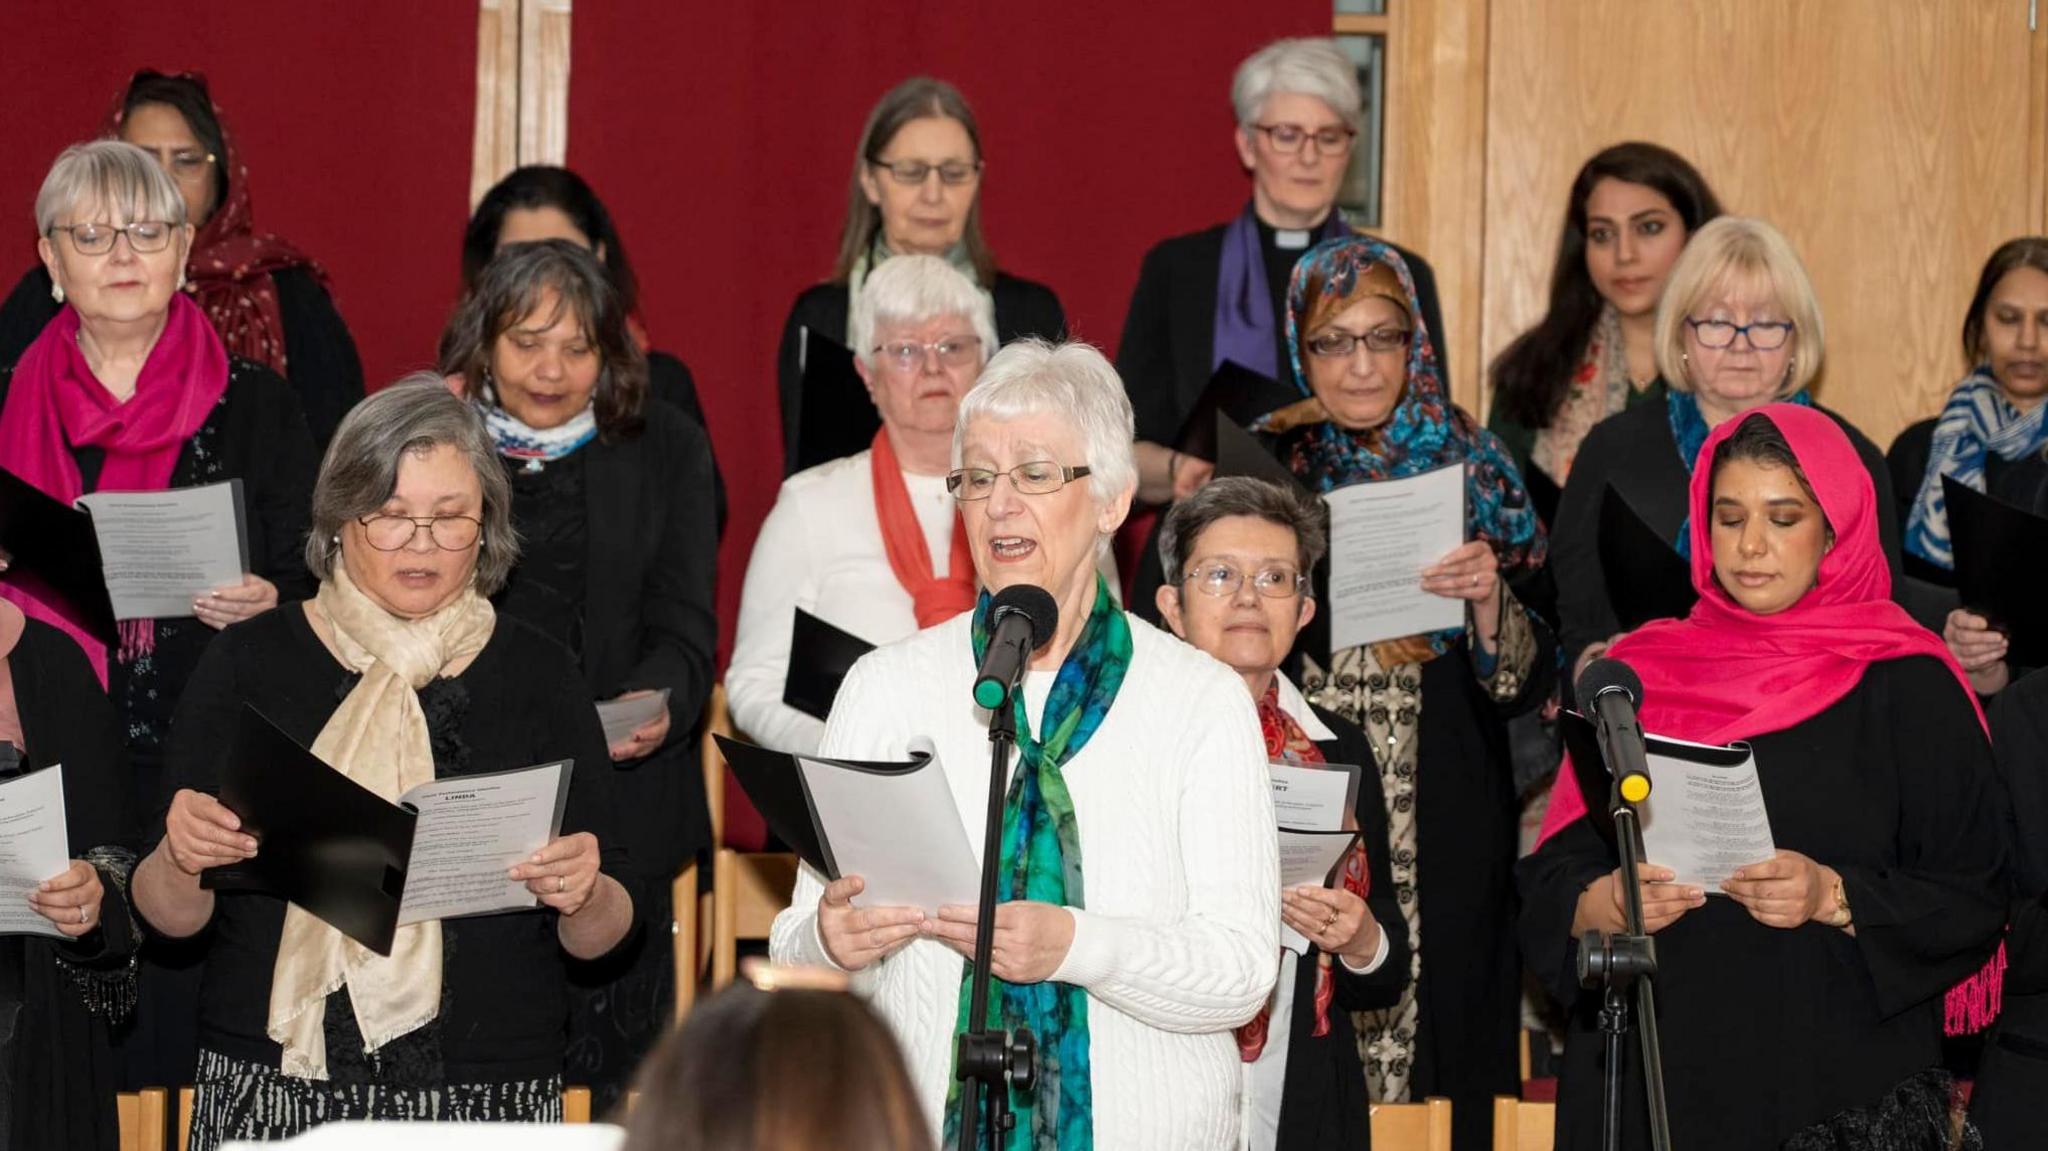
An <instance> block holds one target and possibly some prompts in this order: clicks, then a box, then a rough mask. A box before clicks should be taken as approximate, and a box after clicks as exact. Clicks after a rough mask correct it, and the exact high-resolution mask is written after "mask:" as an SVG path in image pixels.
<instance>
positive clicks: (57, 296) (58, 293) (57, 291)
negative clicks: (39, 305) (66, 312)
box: [50, 284, 64, 304]
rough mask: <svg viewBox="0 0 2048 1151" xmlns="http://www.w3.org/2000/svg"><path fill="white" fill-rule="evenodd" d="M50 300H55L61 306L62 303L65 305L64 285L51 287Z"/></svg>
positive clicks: (52, 285)
mask: <svg viewBox="0 0 2048 1151" xmlns="http://www.w3.org/2000/svg"><path fill="white" fill-rule="evenodd" d="M50 298H51V299H53V300H55V301H57V302H58V303H60V304H61V303H63V302H64V285H62V284H51V285H50Z"/></svg>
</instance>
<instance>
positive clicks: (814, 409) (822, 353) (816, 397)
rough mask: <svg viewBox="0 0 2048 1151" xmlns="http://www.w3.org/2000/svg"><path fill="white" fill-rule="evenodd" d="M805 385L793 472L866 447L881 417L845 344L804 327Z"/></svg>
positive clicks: (798, 421)
mask: <svg viewBox="0 0 2048 1151" xmlns="http://www.w3.org/2000/svg"><path fill="white" fill-rule="evenodd" d="M801 339H802V340H803V362H804V373H803V384H802V397H801V399H800V400H799V401H798V408H797V434H796V462H795V464H794V465H793V466H792V467H790V468H789V469H788V470H789V471H790V472H792V473H795V472H800V471H803V470H804V469H805V468H810V467H816V466H817V465H819V464H822V463H829V462H831V461H832V460H837V459H843V458H844V457H846V456H850V455H852V454H854V453H855V452H860V451H866V450H867V448H868V445H869V444H871V443H873V442H874V438H875V433H876V432H877V431H879V430H881V427H882V417H881V416H880V415H879V414H878V413H877V412H876V411H875V402H874V401H873V400H871V399H869V398H868V389H867V385H866V384H863V383H861V380H860V374H859V373H858V372H856V371H854V368H853V352H852V351H850V350H849V349H848V348H847V347H846V345H845V344H842V343H840V342H839V341H837V340H835V339H833V338H831V337H830V336H823V335H820V334H818V331H817V329H815V328H805V329H803V332H802V335H801Z"/></svg>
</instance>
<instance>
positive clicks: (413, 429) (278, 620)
mask: <svg viewBox="0 0 2048 1151" xmlns="http://www.w3.org/2000/svg"><path fill="white" fill-rule="evenodd" d="M511 500H512V493H511V487H510V485H509V483H508V482H507V480H506V477H505V469H504V467H503V465H501V464H500V463H499V461H498V453H497V448H496V446H495V445H494V444H493V443H492V441H491V438H490V435H489V433H488V432H487V431H485V429H484V423H483V420H482V419H481V418H480V417H479V416H478V414H477V412H476V411H475V409H474V408H472V407H471V406H470V405H469V404H468V403H466V402H464V401H463V400H461V399H460V398H458V397H456V396H453V395H450V394H449V392H448V390H447V388H446V387H444V386H443V385H442V383H441V381H440V380H439V379H437V378H431V377H423V378H416V379H413V380H408V381H403V382H400V383H398V384H396V385H393V386H392V387H390V388H387V389H385V390H383V391H381V392H379V393H377V394H376V395H374V396H372V397H370V398H369V399H367V400H365V401H364V402H363V403H361V404H359V405H357V407H356V408H355V410H354V411H352V412H350V413H349V415H348V417H347V418H346V419H344V420H343V421H342V424H341V427H340V428H339V429H337V430H336V432H335V436H334V443H333V445H332V446H331V447H330V448H329V449H328V452H327V458H326V461H325V463H324V464H323V466H322V469H321V473H320V479H319V483H318V486H317V487H316V488H315V490H314V493H313V501H312V502H313V530H312V533H311V535H310V537H309V538H308V539H307V540H306V542H305V563H306V566H307V568H309V569H310V570H311V571H313V572H315V573H317V574H318V575H319V577H320V591H319V594H318V595H316V596H315V597H314V598H313V599H311V600H309V601H307V602H306V603H304V604H294V605H290V606H287V607H285V608H283V609H281V610H278V611H273V612H270V613H267V614H265V615H263V616H262V617H260V618H258V619H255V620H252V621H250V622H249V623H248V624H247V625H246V626H243V627H238V628H235V629H234V630H232V631H230V632H228V633H226V634H225V635H223V636H222V637H221V638H220V640H219V642H217V643H215V644H214V645H213V646H212V647H210V648H208V649H207V652H206V657H205V659H204V660H202V661H201V663H200V665H199V668H198V670H196V671H195V672H194V673H193V675H192V681H191V683H190V684H189V685H188V686H187V688H186V691H185V698H184V700H183V702H182V703H181V704H180V706H179V710H178V725H177V734H176V736H175V738H174V741H173V745H172V756H171V770H172V775H173V780H174V782H175V784H176V791H175V794H174V795H173V796H172V798H171V802H170V806H169V809H168V811H166V812H165V813H164V815H163V817H162V819H161V820H160V821H159V822H158V824H157V825H156V827H155V828H153V829H152V834H151V836H150V840H151V845H150V846H151V849H150V851H149V852H148V854H147V855H146V857H145V858H144V859H143V861H142V863H141V864H140V865H139V866H138V867H137V868H136V873H135V903H136V908H137V910H138V911H140V912H141V914H142V915H143V917H144V918H146V919H147V920H148V921H149V923H150V925H151V926H152V927H154V928H155V929H156V930H157V931H159V932H161V933H163V934H165V935H170V936H174V937H179V938H184V937H189V936H192V935H195V934H197V933H198V932H200V931H201V930H204V929H207V928H209V927H210V928H211V931H210V936H211V940H212V943H211V951H210V953H209V955H208V960H207V980H206V985H205V990H204V993H203V995H202V997H201V1001H200V1044H201V1051H200V1059H199V1073H198V1076H197V1078H196V1083H197V1086H198V1096H197V1099H196V1101H195V1105H194V1108H193V1117H192V1146H193V1148H194V1149H195V1151H206V1149H209V1148H213V1147H216V1146H218V1145H219V1144H220V1143H221V1142H222V1141H225V1140H237V1139H242V1140H264V1139H279V1138H285V1137H289V1136H291V1135H294V1134H296V1133H298V1132H299V1131H301V1130H303V1129H305V1128H308V1127H312V1126H315V1125H317V1124H321V1123H326V1122H331V1121H335V1120H342V1119H418V1118H432V1119H444V1120H445V1119H457V1120H550V1119H554V1120H559V1119H560V1118H561V1098H562V1096H561V1092H562V1068H563V1059H564V1054H565V1047H566V1031H567V1027H566V1025H567V1022H568V1013H569V1005H568V988H567V981H566V972H565V964H566V962H567V961H568V960H570V959H582V960H590V959H598V958H601V957H603V956H604V955H606V954H607V953H608V952H610V951H611V950H612V949H613V948H614V947H616V946H617V945H618V943H619V942H620V941H621V940H622V939H624V938H625V936H626V933H627V930H628V928H629V927H630V926H631V923H632V919H633V905H632V899H631V897H630V896H629V895H628V894H627V891H626V889H625V887H623V886H622V885H621V884H620V883H619V881H618V880H617V879H616V878H614V877H615V876H617V875H619V874H620V873H621V870H622V868H623V867H624V864H625V860H624V859H623V858H621V857H620V853H619V852H618V850H617V846H616V840H615V836H614V834H613V831H614V827H615V824H614V820H615V818H616V816H615V811H616V808H617V806H618V803H617V797H616V796H615V795H614V794H613V791H614V788H613V780H614V779H615V778H616V773H614V772H612V771H611V770H609V763H610V759H609V757H608V756H607V754H606V748H605V742H604V733H603V730H602V727H601V725H600V724H599V723H598V719H597V713H596V711H595V709H594V708H593V706H592V704H591V698H590V692H589V689H588V688H587V687H585V686H584V680H583V677H582V676H581V675H580V674H578V672H577V669H576V667H575V666H574V664H573V663H571V661H570V659H569V657H568V654H567V653H566V652H564V651H563V650H562V648H561V646H560V645H559V644H556V643H555V642H554V641H552V640H551V639H549V638H548V637H547V636H545V635H543V634H541V633H540V632H539V631H537V630H535V629H534V628H532V627H530V626H528V625H526V624H524V623H521V622H519V621H518V620H516V619H511V618H507V617H505V616H502V615H500V614H499V613H498V612H497V611H496V610H495V609H494V608H492V606H491V602H490V598H489V597H490V595H491V594H492V593H494V592H496V591H497V590H498V589H499V587H500V586H501V585H502V584H503V583H504V581H505V578H506V575H507V573H508V572H510V571H511V570H512V568H513V566H514V565H515V564H516V563H517V562H518V560H519V542H518V536H517V534H516V533H515V532H514V531H513V530H512V519H511V516H512V511H511ZM250 708H253V709H255V710H256V711H257V712H260V713H261V714H262V715H263V716H264V717H266V718H267V719H268V720H269V721H270V722H272V723H274V724H276V725H277V726H278V727H279V728H280V729H282V730H283V731H284V733H285V734H286V735H288V736H290V737H291V738H292V739H294V740H296V741H298V742H299V743H300V744H301V745H302V746H305V747H308V748H310V749H311V750H312V752H313V754H314V755H316V756H318V757H320V758H321V759H322V760H324V761H325V762H326V763H327V764H328V765H329V766H330V767H331V768H332V769H333V770H336V771H339V772H341V773H342V774H343V775H346V776H348V777H349V778H350V779H352V780H354V781H355V782H356V783H358V784H361V785H362V786H363V787H365V788H368V789H369V790H371V791H373V792H375V793H377V794H378V795H380V796H382V797H384V798H385V799H387V800H396V799H397V797H398V796H400V795H401V794H403V793H404V792H406V791H407V790H408V789H410V788H413V787H415V786H417V785H419V784H421V783H424V782H427V781H429V780H433V779H440V778H449V777H462V776H467V775H474V774H482V773H488V772H498V771H505V770H508V769H516V768H522V767H528V766H531V765H534V764H541V763H549V762H552V761H556V760H571V761H573V763H574V770H573V771H572V772H571V773H570V777H569V779H570V782H569V791H568V798H567V803H566V805H565V807H564V810H563V813H562V818H561V832H560V834H559V836H558V837H556V838H555V839H553V840H552V841H550V842H548V843H546V844H544V845H542V846H540V847H539V848H538V849H537V850H536V851H534V853H533V854H532V855H530V856H528V857H527V858H526V859H524V860H521V861H520V862H518V863H517V864H515V865H513V866H512V867H510V868H508V869H507V870H506V872H505V879H504V883H505V885H506V888H507V893H508V894H515V895H521V896H524V895H526V894H527V893H530V895H531V898H532V900H533V901H534V905H533V909H532V910H531V911H522V912H508V913H503V914H498V915H486V916H478V917H474V918H467V919H458V920H449V921H446V922H442V921H439V920H434V921H428V922H424V923H417V924H411V925H407V926H404V927H400V928H399V929H398V933H397V937H396V939H395V941H394V942H393V944H392V948H391V951H390V954H389V955H388V956H380V955H377V954H375V953H372V952H371V951H369V950H368V949H366V948H364V947H362V946H361V945H359V944H357V943H355V942H353V941H352V940H349V939H347V938H346V937H344V936H342V935H341V934H340V933H339V932H338V931H336V930H335V929H334V928H333V927H331V926H328V925H327V924H326V923H324V922H322V921H321V920H319V919H317V918H315V917H313V916H312V915H310V914H308V913H307V912H306V911H304V910H302V909H301V908H299V907H297V906H295V905H290V904H287V903H286V902H285V901H284V900H283V899H280V898H277V897H276V896H273V895H269V894H261V893H255V892H247V891H225V890H223V891H219V892H216V891H214V890H211V889H209V888H206V887H203V886H202V885H201V883H200V875H201V873H202V872H204V871H205V870H206V869H208V868H211V867H218V866H222V865H226V864H233V863H236V862H239V861H242V860H246V859H249V858H252V857H254V856H255V855H256V854H257V853H258V852H260V851H262V850H263V845H262V844H261V843H260V842H259V841H258V840H257V839H256V838H255V837H253V836H251V835H249V834H247V833H246V832H245V831H244V830H243V828H242V825H241V823H240V821H239V820H238V819H237V818H236V816H235V815H234V813H233V812H231V811H230V810H228V808H227V807H226V806H224V805H223V804H222V803H221V802H220V801H219V800H218V799H216V798H215V794H216V793H217V792H218V790H219V787H220V782H221V778H222V769H223V764H224V761H225V760H226V759H227V758H228V756H229V755H230V754H231V753H232V750H233V747H234V744H235V733H236V730H237V725H238V724H239V723H240V722H243V721H242V718H241V717H242V716H243V715H244V713H245V712H246V710H247V709H250ZM321 770H324V769H321ZM522 888H523V891H522V890H521V889H522Z"/></svg>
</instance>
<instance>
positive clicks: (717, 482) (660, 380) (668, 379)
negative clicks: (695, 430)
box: [647, 352, 725, 539]
mask: <svg viewBox="0 0 2048 1151" xmlns="http://www.w3.org/2000/svg"><path fill="white" fill-rule="evenodd" d="M647 394H648V396H649V397H651V398H653V399H657V400H663V401H666V402H667V403H670V404H673V405H675V407H676V408H677V409H678V410H680V411H681V412H682V413H683V414H684V415H686V416H688V417H690V418H691V419H693V420H695V421H697V426H698V427H699V428H702V429H703V431H704V443H705V446H706V449H707V450H709V451H710V452H711V488H712V494H713V496H714V497H715V498H716V500H717V503H718V538H719V539H724V538H725V472H724V470H723V469H721V468H720V467H719V466H718V451H717V449H716V448H712V447H711V446H710V445H711V421H710V420H708V419H705V418H704V404H703V402H702V401H701V400H699V399H698V398H697V377H696V376H695V375H694V374H692V373H691V371H690V365H688V364H686V363H684V362H683V361H682V359H681V358H680V357H677V356H673V355H670V354H669V353H667V352H649V353H647Z"/></svg>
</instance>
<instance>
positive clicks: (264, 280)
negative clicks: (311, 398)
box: [109, 72, 331, 376]
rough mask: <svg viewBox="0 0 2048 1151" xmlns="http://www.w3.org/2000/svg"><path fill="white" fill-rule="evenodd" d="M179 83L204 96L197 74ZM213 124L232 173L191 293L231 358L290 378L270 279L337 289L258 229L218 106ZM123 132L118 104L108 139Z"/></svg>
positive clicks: (204, 239)
mask: <svg viewBox="0 0 2048 1151" xmlns="http://www.w3.org/2000/svg"><path fill="white" fill-rule="evenodd" d="M139 74H140V73H138V75H139ZM178 78H179V79H184V80H191V81H192V82H194V83H195V84H197V85H198V86H199V88H200V90H201V91H205V90H206V80H205V78H204V77H202V76H200V75H199V74H198V73H196V72H186V73H181V74H179V76H178ZM130 84H131V85H132V84H133V80H130ZM126 93H127V89H125V88H124V89H122V94H123V102H124V103H125V102H126ZM210 101H211V97H209V102H210ZM213 119H214V122H215V123H217V124H219V125H220V139H221V153H222V154H221V155H219V156H217V157H215V158H214V162H215V163H216V164H218V165H219V168H220V171H221V172H223V173H225V174H226V175H227V195H226V197H225V198H224V199H223V200H222V201H221V202H220V203H218V204H216V205H214V208H213V214H212V215H210V216H208V217H207V218H206V223H205V224H204V225H202V226H201V227H200V228H199V231H198V234H197V235H195V236H193V237H192V251H191V252H190V254H189V255H188V256H187V257H186V260H185V291H187V292H189V293H190V294H191V296H192V298H193V300H194V301H196V302H197V303H198V304H199V306H200V308H201V309H202V310H204V311H205V313H206V317H207V319H209V320H211V321H212V322H213V327H214V330H215V331H217V332H219V333H220V338H221V341H222V342H223V343H224V344H226V345H227V350H228V353H229V354H230V355H236V356H240V357H242V358H243V359H245V360H254V361H256V362H257V363H259V364H263V365H264V366H266V367H268V368H270V369H271V370H272V371H274V372H276V373H277V374H278V375H281V376H282V375H286V374H287V373H286V370H285V369H286V364H285V345H284V319H283V317H282V315H281V314H280V313H279V311H278V305H277V281H276V280H275V279H273V278H272V273H275V272H279V271H282V270H284V269H286V268H304V269H306V270H307V271H308V272H310V273H312V275H313V278H314V279H315V280H318V281H319V283H320V286H321V287H322V288H323V289H330V290H331V288H330V285H329V283H328V279H327V273H326V272H325V271H324V270H322V269H321V267H320V265H318V264H316V263H314V262H313V260H312V257H310V256H307V255H306V254H305V253H304V252H301V251H299V250H298V249H297V248H295V247H293V246H292V245H290V244H289V243H286V242H285V241H284V240H283V239H280V238H279V237H277V236H274V235H272V234H270V233H268V232H258V231H257V230H256V209H255V204H254V201H253V200H252V199H251V197H250V194H249V169H248V167H247V166H246V165H244V164H243V163H242V162H241V159H240V157H239V156H237V155H236V153H235V145H234V139H233V137H232V136H231V135H230V134H229V132H228V124H227V120H226V118H225V117H223V116H222V115H221V111H220V105H219V104H214V105H213ZM120 127H121V109H120V107H119V105H116V107H115V109H114V114H113V117H112V120H111V123H110V125H109V134H110V135H118V134H119V131H120Z"/></svg>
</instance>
